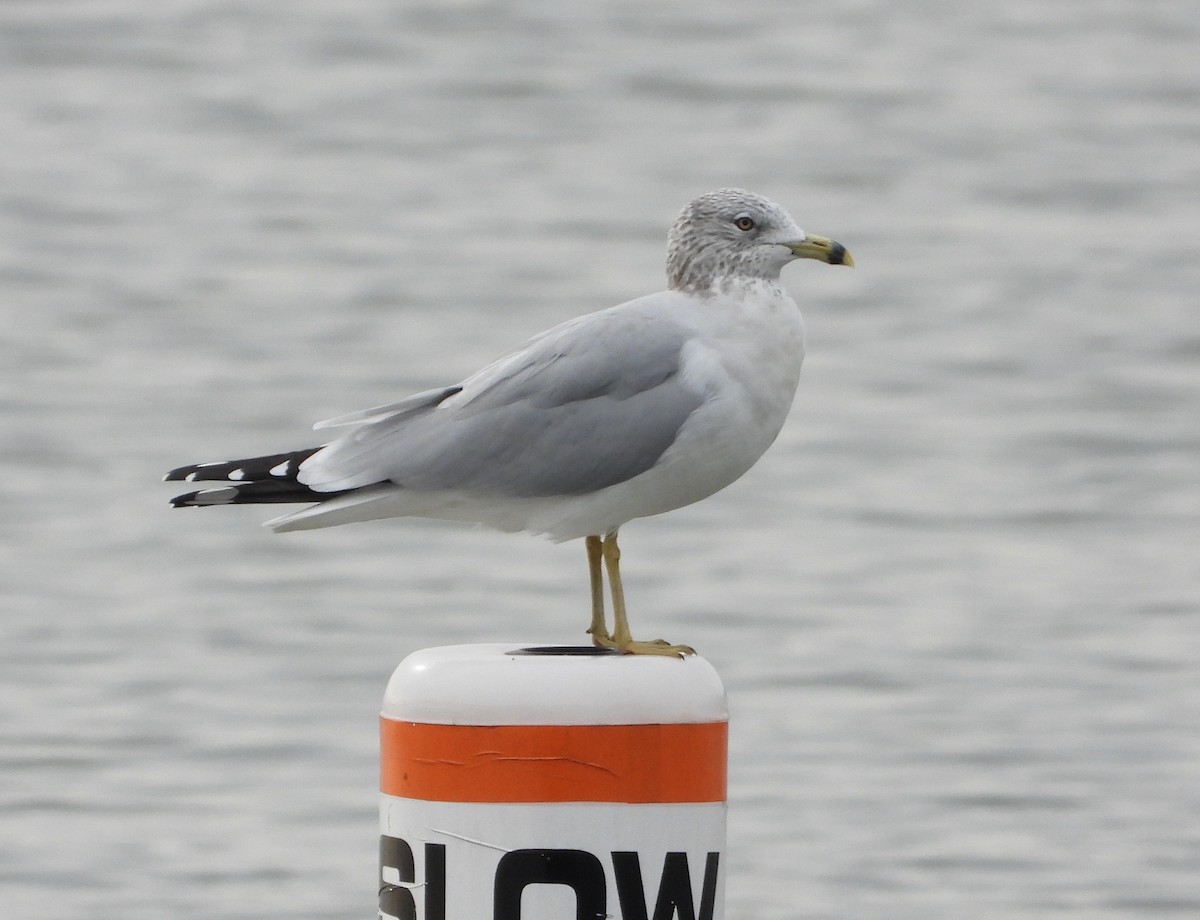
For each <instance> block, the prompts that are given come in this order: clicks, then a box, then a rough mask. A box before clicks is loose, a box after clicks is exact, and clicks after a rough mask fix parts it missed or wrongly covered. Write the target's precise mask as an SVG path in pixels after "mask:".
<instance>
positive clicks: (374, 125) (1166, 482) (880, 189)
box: [0, 0, 1200, 920]
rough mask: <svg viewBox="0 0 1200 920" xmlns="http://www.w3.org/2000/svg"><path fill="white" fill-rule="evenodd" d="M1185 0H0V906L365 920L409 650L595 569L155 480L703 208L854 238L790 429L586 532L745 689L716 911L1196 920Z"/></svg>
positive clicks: (471, 360)
mask: <svg viewBox="0 0 1200 920" xmlns="http://www.w3.org/2000/svg"><path fill="white" fill-rule="evenodd" d="M1198 47H1200V20H1198V19H1197V17H1196V15H1195V7H1194V5H1193V4H1191V3H1187V2H1182V0H1180V2H1169V0H1164V2H1158V0H1153V2H1147V3H1132V2H1102V0H1097V2H1057V3H1047V2H1042V0H1014V2H1010V3H1005V4H965V3H954V2H949V0H946V2H937V0H920V2H908V3H905V2H899V3H895V2H893V3H885V2H881V0H862V2H853V0H851V2H846V3H842V4H834V5H830V4H816V3H783V2H743V3H737V4H732V3H730V4H725V3H718V2H715V0H701V2H690V3H682V2H661V3H654V4H647V3H643V2H633V0H628V2H605V0H600V2H594V3H589V4H564V3H561V2H549V0H545V2H537V0H523V2H505V3H481V2H479V3H476V2H440V3H429V4H416V3H408V2H392V3H386V2H381V0H378V2H377V0H352V2H339V3H332V2H329V3H321V2H317V0H301V2H292V3H286V4H283V3H274V4H267V3H257V4H255V3H239V2H233V0H229V2H202V0H165V2H164V0H154V2H150V0H92V2H86V3H85V2H78V0H76V2H70V0H59V2H54V3H25V2H13V3H6V4H4V5H2V6H0V129H2V133H3V137H4V143H3V156H2V157H0V177H2V181H0V310H3V316H4V329H5V334H4V335H3V337H2V339H0V355H2V357H3V362H4V367H5V369H6V373H5V374H4V375H3V378H2V379H0V412H2V419H3V433H4V436H3V438H2V440H0V452H2V456H3V470H4V480H3V483H4V499H3V507H4V514H3V517H2V518H0V551H2V557H0V567H2V584H3V587H2V589H0V590H2V592H3V600H4V612H3V616H2V617H0V719H2V723H0V724H2V726H3V743H2V745H0V777H2V778H3V780H2V782H0V891H2V895H0V900H2V901H3V902H4V904H5V907H4V913H5V915H6V916H12V917H22V918H51V917H53V918H56V920H57V918H85V917H86V918H120V920H143V918H159V917H164V916H173V917H193V916H194V917H204V918H208V920H235V918H237V920H241V918H276V917H288V918H292V920H295V918H308V917H311V918H322V920H327V918H330V917H345V918H351V917H364V916H371V915H372V914H373V911H374V896H375V891H374V889H375V875H374V873H375V868H374V864H375V834H376V828H375V821H376V817H375V804H376V798H375V785H376V761H375V757H376V739H375V731H376V722H375V718H376V716H375V714H376V711H377V706H378V701H379V698H380V695H381V694H382V690H383V686H384V683H385V681H386V679H387V676H388V674H389V673H390V672H391V669H392V667H393V666H394V665H395V664H396V663H397V662H398V661H399V660H400V659H401V658H402V657H403V656H404V655H405V654H407V653H408V652H410V651H412V650H414V649H417V648H420V647H423V646H427V645H436V644H448V643H455V642H463V641H493V640H501V639H508V638H517V637H519V638H527V639H530V640H538V641H550V642H572V641H576V640H579V639H581V638H582V634H581V632H580V631H581V630H582V628H583V626H584V624H585V621H586V584H585V578H584V568H583V550H582V548H581V547H580V546H578V545H573V544H568V545H565V546H553V545H550V544H547V543H543V542H539V541H536V540H533V539H528V538H523V537H513V536H505V535H498V534H492V533H487V532H479V531H472V530H468V529H461V528H456V527H453V526H449V525H439V524H429V523H420V522H389V523H384V524H378V525H365V526H361V527H358V528H346V529H341V530H331V531H325V532H318V533H315V534H301V535H297V536H295V537H292V538H284V537H275V536H272V535H270V534H268V533H267V532H265V531H263V530H261V529H260V528H259V527H258V526H257V524H258V521H260V520H261V519H262V518H263V517H265V516H267V515H265V514H264V513H263V512H262V511H261V509H259V510H256V509H253V508H250V509H228V510H226V511H225V512H224V513H218V512H212V513H200V512H194V513H187V514H184V513H182V512H171V511H170V510H169V509H168V508H167V506H166V504H165V500H166V498H167V497H168V496H169V495H170V494H171V492H170V491H169V490H168V489H167V487H166V486H161V485H158V484H157V479H158V477H159V476H160V475H161V473H162V472H163V471H164V470H166V469H167V468H169V467H171V466H174V465H176V464H178V463H182V462H186V461H190V460H201V459H219V458H222V457H226V456H233V455H238V454H244V453H250V452H254V451H265V450H274V449H278V448H281V447H288V446H294V447H300V446H305V445H307V444H308V443H309V441H310V439H311V437H312V435H311V433H310V432H308V431H307V426H308V424H309V423H310V422H311V421H313V420H315V419H318V418H323V417H326V416H329V415H333V414H337V413H340V412H344V411H349V410H352V409H357V408H361V407H363V406H368V405H374V404H376V403H379V402H383V401H387V400H389V399H393V398H397V397H399V396H401V395H404V394H405V393H407V392H410V391H413V390H416V389H418V388H423V387H428V386H433V385H437V384H442V383H447V382H452V381H454V380H456V379H458V378H459V377H460V376H461V375H463V374H464V373H466V372H469V371H471V370H474V369H475V368H476V367H477V366H479V365H480V364H481V363H482V362H484V361H486V360H488V359H489V358H491V357H494V356H495V355H496V354H498V353H500V352H501V351H503V350H505V349H507V348H509V347H510V346H513V345H515V344H517V343H519V342H520V341H522V340H523V339H524V338H525V337H527V336H528V335H530V334H532V333H533V332H536V331H538V330H540V329H542V328H544V327H546V326H548V325H550V324H552V323H554V322H557V321H559V320H562V319H565V318H567V317H569V316H572V315H575V314H577V313H581V312H585V311H588V310H592V309H596V308H599V307H602V306H607V305H609V304H611V303H615V302H617V301H619V300H623V299H626V298H628V297H630V296H634V295H637V294H641V293H645V292H648V291H651V290H655V289H657V288H658V287H660V286H661V283H662V282H661V278H662V265H661V262H662V252H663V240H664V235H665V232H666V229H667V227H668V226H669V224H670V222H671V220H672V219H673V218H674V216H675V213H676V212H677V211H678V209H679V207H680V206H681V205H682V204H683V203H684V202H685V201H687V200H688V199H689V198H691V197H692V196H693V195H695V194H697V193H699V192H702V191H705V190H708V189H709V188H713V187H716V186H721V185H729V184H737V185H743V186H746V187H749V188H753V189H755V190H757V191H761V192H763V193H765V194H767V195H769V196H770V197H772V198H774V199H776V200H778V201H780V202H781V203H783V204H784V205H785V206H786V207H787V208H788V209H789V210H791V211H792V213H793V214H794V215H795V216H796V217H797V219H798V220H799V221H800V223H801V225H802V226H804V227H805V228H807V229H809V230H812V231H816V232H820V233H824V234H826V235H829V236H832V237H834V238H836V239H839V240H841V241H842V242H844V243H845V244H847V245H848V246H849V247H850V248H851V249H852V251H853V252H854V255H855V258H856V259H857V262H858V268H857V269H856V270H855V271H853V272H846V271H833V270H828V269H823V268H822V267H821V266H818V265H815V264H804V265H796V266H792V267H790V268H789V269H788V270H787V272H786V274H785V280H786V282H787V283H788V285H789V287H790V288H791V290H792V291H793V292H794V293H795V295H796V297H797V300H799V301H800V302H801V304H802V305H804V307H805V314H806V317H807V321H808V326H809V336H810V358H809V361H808V363H807V365H806V367H805V375H804V380H803V381H802V384H801V392H800V395H799V397H798V399H797V402H796V406H795V410H794V413H793V417H792V419H791V421H790V423H789V425H788V427H787V428H786V430H785V431H784V433H783V435H782V436H781V438H780V440H779V442H778V443H777V444H776V446H775V447H774V448H773V449H772V451H771V452H770V453H769V454H768V455H767V457H766V458H764V460H763V461H762V462H761V463H760V464H759V465H758V467H757V468H756V469H755V470H754V471H753V472H752V473H751V474H750V475H748V476H747V477H745V479H743V480H742V481H741V482H739V483H738V484H736V485H735V486H733V487H732V488H730V489H729V490H727V491H726V492H725V493H723V494H721V495H720V496H718V497H716V498H714V499H711V500H709V501H708V502H706V503H703V504H700V505H698V506H695V507H694V508H691V509H687V510H684V511H680V512H677V513H675V514H673V515H669V516H666V517H664V518H660V519H654V520H647V521H644V522H640V523H635V524H633V525H631V526H629V527H627V528H626V530H625V531H624V533H623V538H624V539H623V545H624V548H625V561H626V570H627V578H628V590H629V592H630V595H631V603H632V605H633V615H634V617H635V626H637V625H638V624H641V625H640V630H639V631H641V632H644V633H646V634H650V633H653V634H655V635H659V634H662V635H666V636H668V637H670V638H672V639H676V640H685V641H688V642H691V643H693V644H694V645H696V646H697V647H698V648H699V649H700V650H701V652H702V653H703V654H705V655H706V656H707V657H708V658H709V659H710V660H711V661H712V662H713V663H714V664H715V665H716V666H717V668H718V669H719V670H720V672H721V673H722V675H723V676H724V678H725V681H726V684H727V687H728V689H729V692H730V695H731V701H732V707H733V713H734V723H733V737H732V743H733V751H732V764H731V812H730V840H729V848H730V857H731V866H730V876H729V884H728V899H727V915H728V916H729V917H730V918H731V920H793V918H831V920H832V918H867V920H873V918H879V920H897V918H920V920H938V918H945V920H952V918H954V920H957V918H961V917H963V916H971V917H973V918H975V920H992V918H1018V917H1019V918H1025V917H1040V918H1059V917H1062V918H1100V920H1107V918H1118V917H1121V918H1125V917H1129V918H1132V917H1189V918H1190V917H1196V916H1200V882H1198V881H1197V879H1200V681H1198V680H1197V661H1198V659H1200V617H1198V603H1197V602H1198V599H1200V553H1198V552H1197V549H1198V543H1200V524H1198V520H1200V485H1198V480H1200V475H1198V473H1200V412H1198V409H1200V322H1198V321H1197V293H1196V292H1197V290H1200V269H1198V264H1200V262H1198V260H1197V256H1196V251H1197V239H1198V238H1200V151H1198V141H1200V53H1197V48H1198Z"/></svg>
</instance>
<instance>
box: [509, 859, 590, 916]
mask: <svg viewBox="0 0 1200 920" xmlns="http://www.w3.org/2000/svg"><path fill="white" fill-rule="evenodd" d="M528 885H566V886H567V887H569V888H571V889H573V890H574V892H575V920H597V918H599V917H603V916H604V915H605V914H606V913H608V888H607V886H606V883H605V880H604V867H603V866H602V865H601V864H600V860H598V859H597V858H596V857H595V856H593V855H592V854H591V853H588V852H586V851H584V850H512V851H510V852H508V853H505V854H504V855H503V856H502V857H500V863H499V865H497V866H496V882H495V890H494V894H493V899H492V903H493V905H494V906H493V911H494V913H493V914H492V916H493V918H494V920H521V894H522V893H523V892H524V891H525V888H526V886H528Z"/></svg>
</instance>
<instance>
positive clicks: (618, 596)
mask: <svg viewBox="0 0 1200 920" xmlns="http://www.w3.org/2000/svg"><path fill="white" fill-rule="evenodd" d="M597 542H599V543H600V549H601V555H602V556H603V558H604V566H605V568H606V569H607V570H608V588H609V590H610V591H611V592H612V601H613V631H612V636H611V637H609V636H606V637H605V639H606V640H607V641H597V639H596V636H595V635H593V636H592V639H593V641H595V642H596V644H597V645H603V646H605V647H606V648H615V649H616V650H617V651H619V652H621V653H622V654H625V655H670V656H671V657H674V658H682V657H683V656H684V655H694V654H696V650H695V649H693V648H692V647H691V646H690V645H670V644H669V643H667V642H665V641H664V640H662V639H656V640H654V641H653V642H638V641H636V640H635V639H634V638H633V636H632V635H630V633H629V617H628V616H627V615H626V612H625V589H624V588H623V587H622V586H621V548H620V547H619V546H617V532H616V531H615V530H614V531H613V532H612V533H610V534H608V535H607V536H606V537H605V538H604V539H603V540H602V541H601V540H597Z"/></svg>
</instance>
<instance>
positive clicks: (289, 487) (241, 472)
mask: <svg viewBox="0 0 1200 920" xmlns="http://www.w3.org/2000/svg"><path fill="white" fill-rule="evenodd" d="M320 449H321V448H319V447H310V448H308V449H306V450H297V451H292V452H290V453H285V454H269V455H268V456H265V457H248V458H246V459H245V460H222V461H219V462H217V463H193V464H190V465H188V466H181V467H178V468H176V469H173V470H171V472H169V473H167V475H166V476H164V477H163V480H164V481H165V482H225V483H228V485H224V486H219V487H214V488H211V489H201V490H200V491H198V492H188V493H186V494H184V495H177V496H175V497H174V498H172V499H171V505H172V507H175V508H204V507H207V506H209V505H250V504H253V505H261V504H274V503H277V502H319V501H324V500H325V499H327V498H332V497H333V496H334V495H340V494H341V493H340V492H314V491H313V490H312V489H310V488H309V487H308V486H306V485H304V484H303V483H301V482H300V481H299V480H298V479H297V475H298V473H299V471H300V464H302V463H303V462H304V461H305V460H307V459H308V458H309V457H311V456H312V455H313V454H315V453H316V452H317V451H319V450H320Z"/></svg>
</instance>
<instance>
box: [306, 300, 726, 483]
mask: <svg viewBox="0 0 1200 920" xmlns="http://www.w3.org/2000/svg"><path fill="white" fill-rule="evenodd" d="M629 306H630V305H625V308H614V309H613V310H607V311H603V312H601V313H595V314H591V315H589V316H585V317H581V318H580V319H578V320H573V321H571V322H569V323H565V324H563V325H562V326H559V327H556V328H555V329H552V330H550V331H549V332H547V333H543V334H542V335H541V336H539V337H538V338H536V339H534V340H533V341H532V342H530V343H529V344H528V345H527V346H526V347H525V348H524V349H523V350H521V351H518V352H514V353H513V354H512V355H509V356H508V357H506V358H502V359H501V360H500V361H497V362H495V363H494V364H492V365H490V366H488V367H486V368H484V369H483V370H482V371H480V372H479V373H478V374H475V375H474V376H472V377H470V378H468V379H467V380H465V381H463V383H462V390H461V392H458V393H455V394H453V395H450V396H448V398H445V399H444V400H440V401H439V403H438V404H437V405H436V406H433V405H431V406H430V407H429V408H427V409H425V410H423V411H419V412H415V413H407V414H405V415H403V416H401V417H397V418H386V417H385V418H383V419H381V420H380V421H377V422H375V423H373V424H369V425H365V426H364V427H362V428H360V429H358V430H356V431H354V432H352V433H351V434H350V435H348V436H346V437H345V438H342V439H340V440H338V441H335V442H333V443H332V444H330V445H329V446H328V447H326V448H325V449H324V450H322V451H320V452H318V453H317V454H316V455H314V456H313V457H311V458H310V459H309V460H308V461H306V462H305V464H304V467H303V469H302V473H301V476H300V478H301V481H303V482H305V483H306V484H307V485H309V486H311V487H313V488H317V489H320V490H322V491H332V490H335V489H345V488H355V487H357V486H362V485H369V484H370V483H373V482H380V481H383V480H391V481H392V482H395V483H397V484H398V485H400V486H402V487H405V488H410V489H414V490H417V491H440V490H444V489H452V490H464V491H467V492H471V493H474V494H478V495H491V496H498V497H545V496H555V495H580V494H585V493H588V492H593V491H596V490H598V489H602V488H605V487H606V486H610V485H614V484H616V483H618V482H623V481H625V480H627V479H630V478H632V477H634V476H637V475H638V474H639V473H643V472H645V471H646V470H648V469H650V468H651V467H652V466H654V464H655V463H657V462H658V460H659V458H660V457H661V456H662V455H663V453H664V451H666V449H667V448H668V447H670V446H671V444H672V443H674V441H675V438H676V436H677V434H678V432H679V429H680V428H681V427H682V426H683V424H684V422H685V421H686V420H687V418H688V417H689V416H690V415H691V414H692V412H694V411H695V410H696V408H697V407H698V406H699V405H700V404H701V402H702V401H703V394H702V393H701V392H699V391H697V390H696V389H694V388H692V387H689V386H688V385H687V383H686V382H685V381H684V379H683V377H682V375H681V373H680V370H681V361H682V351H683V347H684V345H685V343H686V342H687V341H688V331H687V330H686V329H685V328H684V327H682V326H681V325H679V324H678V323H675V322H672V321H671V320H669V319H665V318H662V317H659V316H655V315H654V314H653V313H651V312H649V311H642V310H633V311H631V310H629V309H628V307H629Z"/></svg>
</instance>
